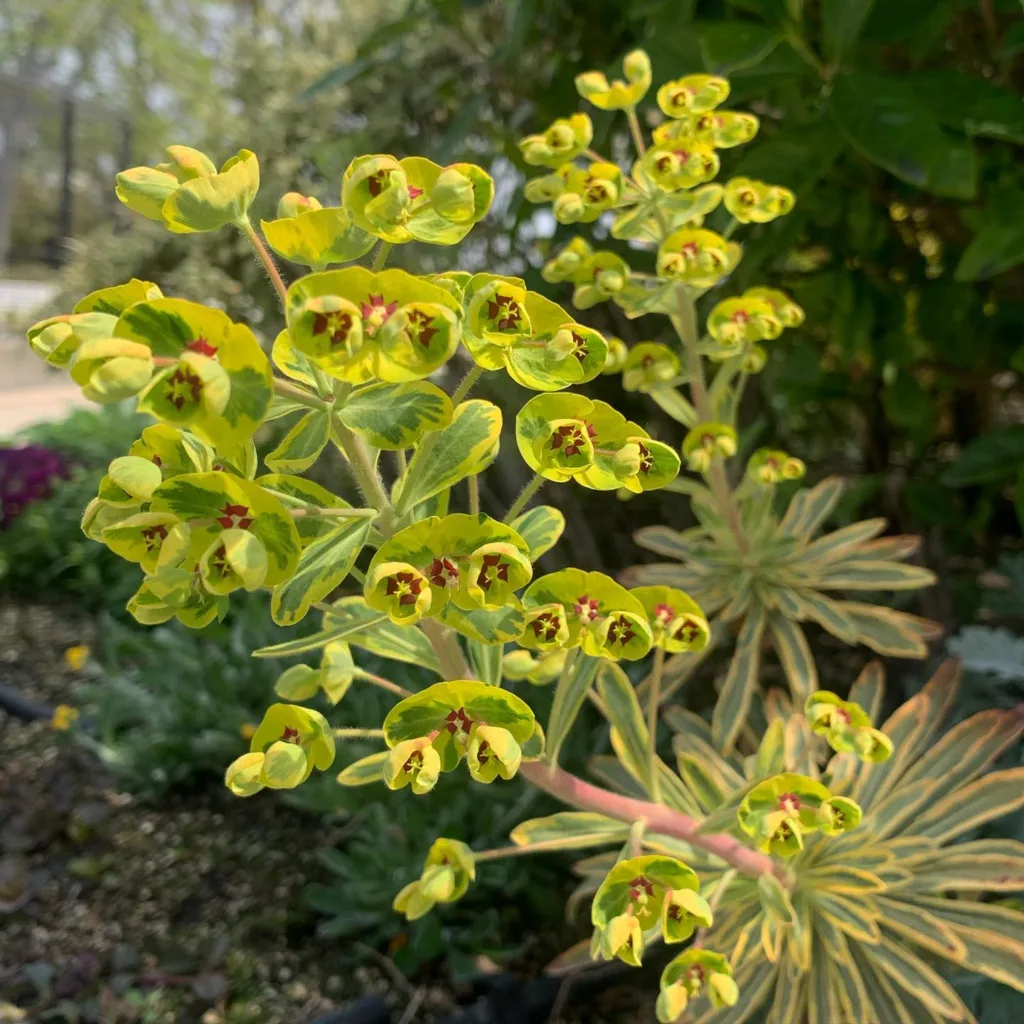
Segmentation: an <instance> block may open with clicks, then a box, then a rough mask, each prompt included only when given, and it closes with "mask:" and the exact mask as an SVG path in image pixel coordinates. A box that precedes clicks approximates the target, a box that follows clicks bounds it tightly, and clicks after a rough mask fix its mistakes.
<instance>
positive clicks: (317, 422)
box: [265, 409, 331, 473]
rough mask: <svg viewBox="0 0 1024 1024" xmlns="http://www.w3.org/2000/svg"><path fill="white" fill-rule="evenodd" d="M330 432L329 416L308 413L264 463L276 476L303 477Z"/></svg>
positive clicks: (314, 460)
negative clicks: (294, 474)
mask: <svg viewBox="0 0 1024 1024" xmlns="http://www.w3.org/2000/svg"><path fill="white" fill-rule="evenodd" d="M330 432H331V419H330V416H329V415H328V414H327V413H326V412H321V411H320V410H317V409H314V410H313V411H312V412H307V413H306V415H305V416H303V417H302V418H301V419H299V420H298V421H297V422H296V423H295V424H294V425H293V426H292V428H291V430H289V431H288V433H287V434H285V436H284V438H283V439H282V441H281V443H280V444H279V445H278V446H277V447H276V448H275V449H274V450H273V451H272V452H270V453H269V454H268V455H267V456H266V459H265V461H266V463H267V465H268V466H269V467H270V468H271V469H272V470H273V471H274V472H275V473H301V472H303V471H304V470H307V469H309V467H310V466H312V465H313V463H314V462H316V460H317V459H318V458H319V457H320V453H321V452H322V451H323V450H324V448H325V446H326V445H327V440H328V438H329V436H330Z"/></svg>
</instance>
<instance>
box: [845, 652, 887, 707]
mask: <svg viewBox="0 0 1024 1024" xmlns="http://www.w3.org/2000/svg"><path fill="white" fill-rule="evenodd" d="M884 699H885V666H884V665H883V664H882V663H881V662H880V661H877V660H873V661H869V662H868V663H867V664H866V665H865V666H864V668H863V669H861V672H860V675H859V676H857V678H856V679H855V680H854V683H853V686H851V687H850V700H852V701H853V702H854V704H859V705H860V706H861V707H862V708H863V709H864V710H865V711H866V712H867V714H868V718H870V719H871V721H872V722H877V721H878V716H879V715H880V714H881V711H882V701H883V700H884Z"/></svg>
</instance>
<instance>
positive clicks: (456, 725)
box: [444, 708, 473, 736]
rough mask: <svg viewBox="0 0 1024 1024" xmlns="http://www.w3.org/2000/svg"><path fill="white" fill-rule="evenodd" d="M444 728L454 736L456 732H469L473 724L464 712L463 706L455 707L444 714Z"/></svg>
mask: <svg viewBox="0 0 1024 1024" xmlns="http://www.w3.org/2000/svg"><path fill="white" fill-rule="evenodd" d="M444 721H445V726H444V727H445V728H446V729H447V730H448V732H450V733H451V734H452V736H454V735H455V734H456V733H457V732H462V733H466V734H468V733H469V730H470V728H471V727H472V725H473V719H472V718H470V717H469V715H467V714H466V709H465V708H457V709H456V710H454V711H449V712H448V714H447V715H446V716H445V720H444Z"/></svg>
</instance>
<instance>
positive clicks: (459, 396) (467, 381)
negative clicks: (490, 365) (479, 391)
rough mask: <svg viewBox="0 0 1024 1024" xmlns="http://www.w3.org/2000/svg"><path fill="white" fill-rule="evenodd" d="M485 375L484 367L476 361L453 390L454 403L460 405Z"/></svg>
mask: <svg viewBox="0 0 1024 1024" xmlns="http://www.w3.org/2000/svg"><path fill="white" fill-rule="evenodd" d="M483 375H484V370H483V367H482V366H477V365H476V364H475V363H474V364H473V368H472V369H471V370H469V371H468V372H467V373H466V376H465V377H463V378H462V380H461V381H459V386H458V387H457V388H456V389H455V390H454V391H453V392H452V405H458V404H459V402H461V401H462V400H463V399H464V398H465V397H466V395H468V394H469V393H470V391H471V390H472V389H473V386H474V385H475V384H476V382H477V381H478V380H479V379H480V378H481V377H482V376H483Z"/></svg>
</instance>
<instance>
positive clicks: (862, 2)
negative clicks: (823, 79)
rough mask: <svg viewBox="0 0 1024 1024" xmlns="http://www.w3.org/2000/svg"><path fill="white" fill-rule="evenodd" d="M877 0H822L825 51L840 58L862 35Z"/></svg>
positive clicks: (829, 56) (833, 57)
mask: <svg viewBox="0 0 1024 1024" xmlns="http://www.w3.org/2000/svg"><path fill="white" fill-rule="evenodd" d="M874 3H875V0H822V3H821V33H822V38H823V40H824V43H825V53H826V55H827V56H828V58H829V59H830V60H832V61H835V60H838V59H839V58H840V57H842V55H843V54H844V53H846V51H847V50H848V49H849V48H850V47H851V46H853V44H854V43H855V42H857V39H858V38H859V36H860V33H861V29H863V28H864V24H865V22H866V21H867V18H868V15H869V14H870V13H871V8H872V7H873V6H874Z"/></svg>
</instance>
